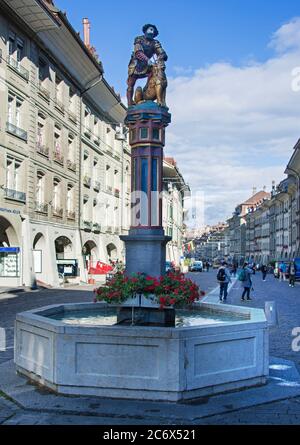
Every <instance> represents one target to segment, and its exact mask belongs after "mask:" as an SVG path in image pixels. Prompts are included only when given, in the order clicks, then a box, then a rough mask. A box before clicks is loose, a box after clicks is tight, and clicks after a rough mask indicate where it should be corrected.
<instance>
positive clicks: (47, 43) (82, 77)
mask: <svg viewBox="0 0 300 445" xmlns="http://www.w3.org/2000/svg"><path fill="white" fill-rule="evenodd" d="M0 3H5V4H7V5H8V6H9V8H10V9H11V10H12V11H13V12H14V13H15V14H16V15H17V16H18V17H19V18H20V19H21V20H22V21H23V22H25V23H26V24H27V26H28V27H29V28H30V29H31V30H32V31H34V33H35V34H36V35H37V40H38V41H39V43H40V44H41V46H43V47H44V48H45V49H46V50H48V51H49V52H50V53H51V54H52V55H53V57H54V58H55V59H56V60H57V61H58V62H59V63H60V64H61V65H63V67H64V68H65V70H66V72H67V73H68V74H69V75H70V76H71V77H72V78H73V80H74V82H75V84H77V85H78V86H79V88H80V89H81V93H82V94H84V97H86V98H87V99H88V100H90V101H91V102H92V103H93V104H94V106H95V108H98V109H99V110H100V111H102V112H103V114H105V115H106V117H107V119H108V120H110V121H111V122H112V123H115V124H118V123H123V121H124V119H125V115H126V111H127V108H126V106H125V105H124V104H123V103H122V102H121V98H120V96H119V95H118V94H117V93H116V92H115V91H114V89H113V88H112V87H111V86H110V85H109V84H108V82H107V81H106V80H105V79H104V77H103V74H104V71H103V66H102V63H101V62H100V61H98V60H97V59H96V58H95V57H94V55H93V54H92V53H91V51H90V50H89V49H88V48H87V47H86V46H85V44H84V42H83V40H82V39H81V37H80V34H79V33H77V32H76V31H75V29H74V28H73V26H72V25H71V23H70V22H69V21H68V19H67V16H66V15H65V14H64V13H63V12H62V11H60V10H59V9H58V8H56V7H55V6H54V5H53V4H52V2H51V1H50V2H46V1H43V0H0Z"/></svg>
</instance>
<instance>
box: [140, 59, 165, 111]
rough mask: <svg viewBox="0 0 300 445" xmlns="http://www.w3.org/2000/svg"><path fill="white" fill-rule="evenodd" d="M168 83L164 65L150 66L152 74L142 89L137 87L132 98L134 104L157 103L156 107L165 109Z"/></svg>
mask: <svg viewBox="0 0 300 445" xmlns="http://www.w3.org/2000/svg"><path fill="white" fill-rule="evenodd" d="M167 86H168V81H167V77H166V73H165V67H164V64H159V63H156V64H154V65H153V66H152V74H151V76H149V79H148V82H147V84H146V85H145V87H144V88H142V87H137V89H136V91H135V96H134V102H135V103H136V104H139V103H142V102H145V101H146V100H153V101H155V100H156V101H157V103H158V105H160V106H162V107H166V106H167V105H166V91H167Z"/></svg>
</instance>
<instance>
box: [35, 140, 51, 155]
mask: <svg viewBox="0 0 300 445" xmlns="http://www.w3.org/2000/svg"><path fill="white" fill-rule="evenodd" d="M36 151H37V152H38V153H39V154H40V155H43V156H46V157H47V158H49V147H46V146H45V145H42V144H40V143H39V142H37V144H36Z"/></svg>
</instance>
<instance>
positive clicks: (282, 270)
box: [278, 263, 285, 281]
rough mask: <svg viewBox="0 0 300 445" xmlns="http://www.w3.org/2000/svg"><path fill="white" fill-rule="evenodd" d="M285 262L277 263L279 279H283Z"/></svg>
mask: <svg viewBox="0 0 300 445" xmlns="http://www.w3.org/2000/svg"><path fill="white" fill-rule="evenodd" d="M284 266H285V264H284V263H279V267H278V269H279V281H285V267H284Z"/></svg>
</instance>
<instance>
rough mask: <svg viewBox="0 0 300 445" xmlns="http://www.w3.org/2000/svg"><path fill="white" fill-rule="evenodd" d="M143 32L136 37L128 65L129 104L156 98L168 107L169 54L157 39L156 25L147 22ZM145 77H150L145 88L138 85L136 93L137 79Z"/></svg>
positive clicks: (159, 102) (160, 103)
mask: <svg viewBox="0 0 300 445" xmlns="http://www.w3.org/2000/svg"><path fill="white" fill-rule="evenodd" d="M143 33H144V35H143V36H139V37H136V38H135V41H134V50H133V53H132V56H131V59H130V62H129V66H128V79H127V85H128V88H127V101H128V106H129V107H130V106H132V105H135V104H138V103H142V102H144V101H147V100H152V101H155V100H156V101H157V103H158V105H160V106H163V107H166V89H167V77H166V74H165V69H166V65H165V62H166V61H167V60H168V56H167V54H166V52H165V51H164V49H163V48H162V46H161V44H160V42H159V41H158V40H156V39H155V37H157V36H158V30H157V28H156V26H155V25H150V24H147V25H145V26H143ZM143 78H147V79H148V81H147V84H146V86H145V87H144V88H143V89H142V88H141V87H138V88H137V89H136V92H135V95H134V86H135V83H136V81H137V79H143ZM133 95H134V100H133Z"/></svg>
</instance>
